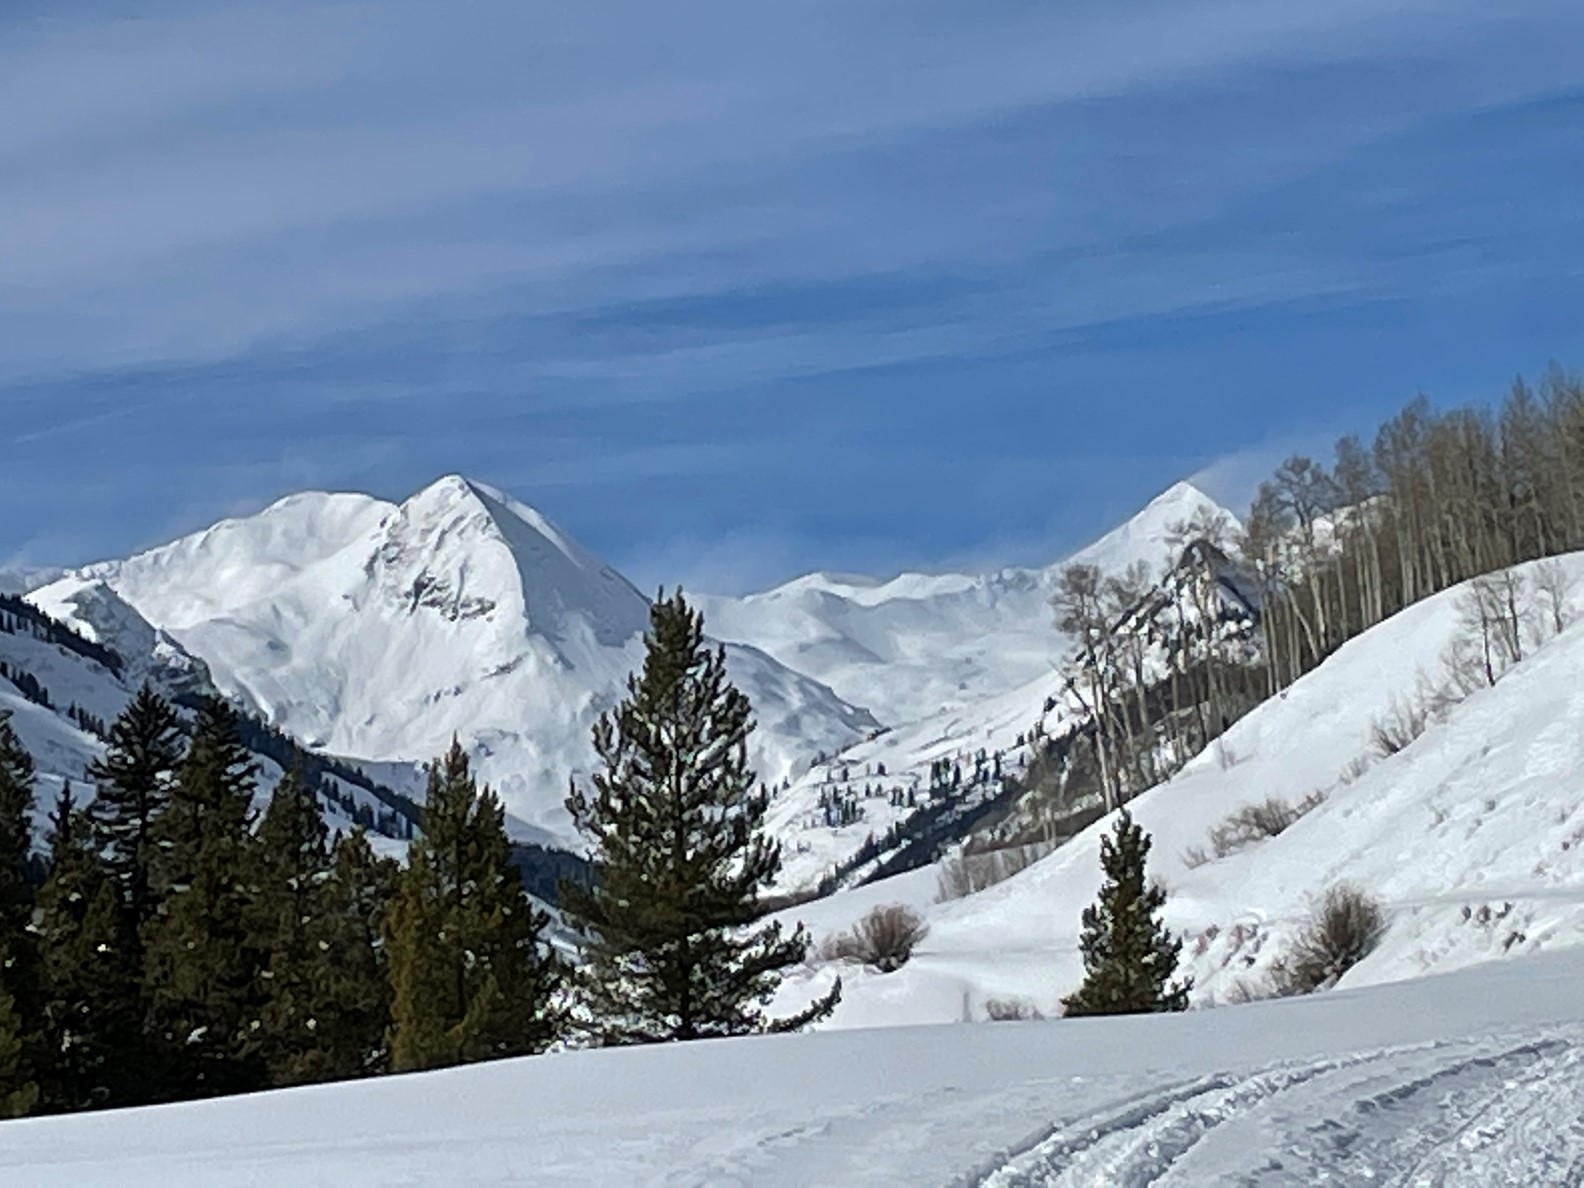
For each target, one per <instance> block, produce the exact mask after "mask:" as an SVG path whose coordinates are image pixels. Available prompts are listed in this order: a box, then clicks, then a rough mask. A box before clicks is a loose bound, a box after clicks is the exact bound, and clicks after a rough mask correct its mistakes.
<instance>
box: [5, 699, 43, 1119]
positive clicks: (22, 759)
mask: <svg viewBox="0 0 1584 1188" xmlns="http://www.w3.org/2000/svg"><path fill="white" fill-rule="evenodd" d="M10 718H11V716H10V714H9V713H0V994H3V995H5V996H7V997H8V998H9V1000H10V1006H9V1008H8V1009H9V1010H10V1012H11V1015H12V1016H13V1017H14V1031H15V1038H16V1039H17V1042H18V1043H19V1044H21V1045H22V1049H21V1050H20V1051H19V1054H18V1056H17V1058H16V1060H15V1061H4V1062H0V1063H4V1064H5V1065H7V1066H14V1072H13V1075H14V1076H22V1077H26V1076H28V1075H29V1068H30V1066H31V1065H32V1063H33V1062H34V1061H35V1060H36V1059H37V1058H38V1055H39V1053H38V1051H37V1039H38V1022H39V1009H40V1004H39V987H38V948H37V944H36V942H37V937H36V936H35V935H34V934H33V931H32V928H31V925H32V921H33V904H34V890H33V882H32V880H31V879H30V878H29V877H28V857H29V854H30V853H31V851H32V848H33V807H34V791H33V757H32V756H31V755H29V754H28V752H27V748H25V747H24V746H23V745H22V740H21V739H20V738H18V737H17V733H16V731H15V730H14V729H13V728H12V726H11V720H10ZM4 1077H5V1074H4V1072H3V1071H0V1096H3V1095H4V1093H5V1092H6V1090H5V1079H4Z"/></svg>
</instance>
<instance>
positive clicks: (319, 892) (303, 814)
mask: <svg viewBox="0 0 1584 1188" xmlns="http://www.w3.org/2000/svg"><path fill="white" fill-rule="evenodd" d="M258 866H259V885H258V898H257V903H256V905H255V916H256V919H257V925H256V926H257V928H258V930H259V931H258V935H259V938H260V939H261V941H263V943H264V944H265V945H266V946H267V949H268V958H267V959H266V961H265V965H264V969H263V971H262V974H263V979H264V997H265V1001H264V1006H263V1010H262V1013H261V1016H260V1018H261V1021H262V1026H261V1028H260V1032H259V1043H260V1046H261V1055H262V1057H263V1059H264V1062H265V1065H266V1066H267V1068H268V1070H269V1080H270V1083H271V1084H272V1085H302V1084H307V1083H309V1082H311V1081H319V1080H328V1079H330V1074H329V1070H328V1069H327V1067H326V1066H327V1063H328V1062H327V1060H326V1059H325V1054H324V1052H323V1045H322V1043H321V1037H320V1035H319V1029H320V1027H321V1024H322V1023H328V1022H329V1020H330V1018H331V1017H332V1014H333V1011H334V1004H332V1003H330V1002H328V1001H326V999H325V995H324V987H325V982H326V980H327V977H326V967H327V966H330V965H332V964H333V963H334V962H335V961H336V960H338V959H339V956H340V955H339V954H335V953H330V952H327V951H324V950H321V949H320V942H321V940H326V939H327V935H326V934H327V932H328V928H327V921H326V920H325V918H324V915H323V912H322V910H321V909H322V902H321V901H322V900H323V898H324V894H325V883H326V881H327V880H328V878H329V874H330V846H329V841H328V837H327V831H326V829H325V823H324V815H323V814H322V813H321V812H320V811H319V805H318V803H317V800H316V798H315V795H314V793H313V792H312V791H311V790H310V789H309V788H307V787H305V785H304V782H303V778H302V771H301V769H300V768H293V769H292V770H290V771H288V772H287V773H286V774H285V775H284V776H283V777H282V778H281V781H280V783H278V784H276V785H275V790H274V792H273V793H272V794H271V796H270V802H269V807H268V808H267V809H266V810H265V812H264V819H263V821H262V822H261V823H260V825H259V830H258Z"/></svg>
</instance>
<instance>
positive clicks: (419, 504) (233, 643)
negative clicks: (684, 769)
mask: <svg viewBox="0 0 1584 1188" xmlns="http://www.w3.org/2000/svg"><path fill="white" fill-rule="evenodd" d="M94 587H102V588H105V589H108V590H111V591H113V592H114V593H115V594H116V595H117V596H118V597H119V598H120V599H123V600H124V601H125V602H126V603H127V604H128V605H129V606H131V607H132V608H134V609H135V610H136V612H137V613H138V615H140V616H141V617H142V618H143V619H146V620H147V621H148V622H149V623H152V624H154V625H156V626H157V627H158V628H159V629H160V630H161V631H163V632H166V633H167V634H168V635H169V636H170V637H171V638H172V639H173V640H174V641H176V642H177V643H178V644H179V645H180V647H181V648H182V649H184V650H185V651H186V652H188V653H190V654H192V655H194V656H197V657H200V658H202V660H203V661H204V662H205V664H206V665H207V666H208V669H209V671H210V673H211V674H212V676H213V679H214V682H215V684H216V685H217V686H218V687H219V688H220V689H221V690H222V691H223V692H225V693H226V694H228V695H230V696H233V697H235V698H237V699H238V700H240V701H241V702H243V703H244V704H247V705H250V706H253V707H256V708H257V710H258V711H259V712H260V713H261V715H262V716H264V717H265V718H266V719H267V720H268V721H269V722H271V723H272V724H274V725H276V726H278V727H280V728H281V729H283V730H285V731H287V732H288V733H290V734H292V735H294V736H295V737H297V738H298V739H300V740H302V741H303V742H305V743H307V744H309V745H311V746H314V747H316V748H321V749H324V750H327V751H330V752H332V753H335V754H338V755H344V756H347V757H350V758H353V759H356V760H373V761H381V762H387V763H388V762H404V763H408V764H415V763H420V762H423V761H424V760H426V759H428V758H430V757H432V756H433V755H435V754H438V753H439V752H440V751H442V750H443V749H444V748H445V746H446V745H448V744H449V742H450V740H451V738H452V737H453V736H454V735H455V736H458V737H460V738H462V739H463V741H464V742H465V743H466V744H467V745H468V746H469V747H470V748H471V749H472V751H473V752H474V754H475V756H476V758H477V761H478V766H479V771H480V773H481V775H482V776H483V777H484V778H485V779H487V780H489V781H490V782H491V783H492V784H494V785H495V786H496V787H497V788H498V789H499V790H500V791H501V794H502V796H503V798H504V799H505V801H506V804H507V807H508V809H509V810H510V812H511V813H512V815H513V816H514V817H515V818H516V820H517V821H518V822H519V823H521V825H522V828H520V829H519V834H520V835H522V836H524V837H525V838H527V839H530V840H545V838H546V835H548V837H549V838H560V839H563V840H564V839H565V838H566V837H567V821H566V818H565V813H564V809H563V807H562V800H563V797H564V796H565V792H566V781H567V778H568V776H569V775H573V774H576V773H578V772H581V771H584V770H586V769H587V767H588V764H589V761H590V759H591V749H590V745H589V736H590V729H591V726H592V724H593V721H594V719H595V718H596V717H597V716H598V714H599V713H600V712H601V711H602V710H604V709H605V708H607V707H609V706H610V705H612V704H614V703H615V701H616V700H617V699H618V698H619V696H620V693H621V690H622V687H623V684H624V682H625V680H626V678H627V675H628V674H629V673H630V672H631V671H633V670H634V669H635V668H637V667H638V666H639V665H640V664H641V662H642V658H643V645H642V632H643V630H644V628H645V627H646V625H647V622H648V601H647V599H646V598H645V597H644V595H642V594H641V593H640V592H639V591H638V590H637V589H636V588H635V587H634V586H633V585H632V584H631V583H630V582H628V581H627V580H626V579H625V578H624V577H622V576H621V575H620V574H619V573H617V572H616V571H615V570H614V569H612V568H611V567H609V566H607V565H605V564H604V563H603V562H601V561H600V560H599V559H598V558H596V557H594V556H593V555H592V554H591V553H589V552H588V551H587V550H585V549H583V548H582V547H581V546H580V545H578V544H577V543H576V542H575V541H573V540H572V539H571V538H570V537H568V536H567V535H566V534H565V533H563V532H561V531H560V530H559V529H557V528H556V527H555V526H554V525H553V524H552V523H551V522H550V521H549V520H547V519H546V518H545V517H544V516H542V515H541V514H540V513H539V512H537V511H535V510H534V509H532V508H530V507H527V506H526V505H524V504H521V503H519V502H517V501H516V500H514V499H512V498H511V497H510V496H508V495H506V494H504V493H503V492H500V491H497V490H495V489H493V488H490V487H487V486H485V485H484V484H481V483H476V482H472V481H470V480H467V479H464V478H461V477H457V476H451V477H448V478H445V479H442V480H440V481H438V482H436V483H434V484H432V485H430V486H429V487H426V488H425V489H424V490H422V491H420V492H418V493H417V494H415V495H414V496H412V497H411V498H409V499H408V500H406V501H404V502H403V503H401V504H400V505H396V504H390V503H386V502H384V501H381V500H378V499H374V498H372V497H369V496H361V495H330V494H319V493H305V494H301V495H296V496H292V497H290V498H288V499H284V500H281V501H279V502H277V503H275V504H273V505H271V506H270V507H269V508H267V509H265V511H263V512H261V513H259V514H258V515H256V516H251V517H247V518H243V519H236V520H228V521H225V522H223V523H221V524H217V525H215V526H214V527H212V528H210V529H207V530H205V531H203V532H200V533H196V534H193V535H192V536H189V537H185V538H183V539H181V540H178V541H176V542H173V543H172V544H170V545H166V546H163V547H161V548H158V549H153V550H150V551H148V552H146V553H141V554H138V555H137V556H134V557H131V558H128V559H126V560H123V561H110V562H105V563H102V564H98V565H93V566H88V567H85V568H83V569H80V570H77V571H75V572H73V573H71V574H69V575H68V576H66V577H64V578H62V579H60V580H58V581H56V582H54V583H51V584H50V585H48V586H45V587H43V588H41V589H39V590H36V591H34V592H33V593H32V594H31V595H30V597H31V598H32V599H33V600H34V601H35V602H36V603H37V604H39V605H41V606H47V607H52V608H55V609H56V610H58V611H59V612H61V613H63V614H67V615H71V614H72V613H73V608H74V607H75V606H76V605H77V604H78V603H79V602H81V601H82V599H83V597H84V591H86V590H90V589H92V588H94ZM728 664H729V667H730V669H731V672H732V675H733V679H734V680H735V681H736V682H737V683H738V684H739V685H740V686H741V687H742V688H743V690H744V692H746V693H747V694H748V695H749V697H750V698H751V699H752V701H753V704H754V707H755V711H756V716H757V719H758V722H759V725H760V729H759V730H758V731H757V732H756V737H755V747H754V755H753V758H754V761H755V763H756V766H757V767H758V769H759V771H760V772H761V774H762V775H764V776H765V777H766V778H768V779H772V780H780V779H782V778H785V777H786V776H788V775H791V774H794V773H795V772H796V771H797V770H800V769H801V767H803V766H806V765H807V762H808V759H809V758H810V757H811V756H812V755H813V754H814V753H815V752H817V751H820V750H826V751H830V750H836V749H840V748H841V747H844V746H846V745H848V744H850V743H851V742H853V741H855V740H857V739H859V738H862V737H864V736H865V735H866V734H868V733H871V732H872V731H874V730H875V729H876V728H877V726H878V723H877V722H876V721H875V720H874V719H873V717H872V716H871V715H869V714H868V713H867V712H866V711H864V710H862V709H860V708H857V707H854V706H852V705H849V704H847V703H845V702H843V701H842V700H841V699H840V698H838V697H837V696H836V695H835V694H834V693H832V692H831V691H830V690H829V689H827V688H826V687H824V686H823V685H821V684H819V683H818V682H816V681H815V680H813V679H811V678H809V677H807V676H804V675H801V674H799V673H796V672H793V671H791V670H789V669H787V668H786V667H784V666H782V665H781V664H779V663H777V662H776V661H775V660H774V659H772V658H771V657H770V656H768V655H766V654H765V653H763V652H762V651H760V650H758V649H756V648H753V647H751V646H744V645H739V644H732V645H730V646H729V647H728Z"/></svg>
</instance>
